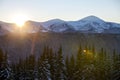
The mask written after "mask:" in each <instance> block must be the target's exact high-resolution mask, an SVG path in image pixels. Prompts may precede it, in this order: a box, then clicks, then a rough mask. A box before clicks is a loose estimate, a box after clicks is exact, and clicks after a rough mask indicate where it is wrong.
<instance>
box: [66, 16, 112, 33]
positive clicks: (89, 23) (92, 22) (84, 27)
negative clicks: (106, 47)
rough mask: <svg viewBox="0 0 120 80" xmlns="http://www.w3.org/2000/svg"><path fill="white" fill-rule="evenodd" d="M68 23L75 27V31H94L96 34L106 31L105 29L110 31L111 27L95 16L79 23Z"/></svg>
mask: <svg viewBox="0 0 120 80" xmlns="http://www.w3.org/2000/svg"><path fill="white" fill-rule="evenodd" d="M68 23H69V24H70V25H72V26H74V28H75V30H77V31H88V30H93V31H95V32H98V33H101V32H103V31H104V29H109V27H110V26H108V25H107V24H106V22H105V21H103V20H102V19H99V18H97V17H95V16H88V17H86V18H83V19H81V20H79V21H70V22H68Z"/></svg>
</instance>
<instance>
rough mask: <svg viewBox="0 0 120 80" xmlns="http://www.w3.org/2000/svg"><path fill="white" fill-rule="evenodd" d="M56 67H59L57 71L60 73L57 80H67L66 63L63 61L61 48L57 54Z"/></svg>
mask: <svg viewBox="0 0 120 80" xmlns="http://www.w3.org/2000/svg"><path fill="white" fill-rule="evenodd" d="M56 67H57V69H56V70H57V71H58V73H57V74H56V80H65V79H66V76H65V75H66V72H65V61H64V59H63V54H62V47H61V46H60V48H59V50H58V52H57V60H56Z"/></svg>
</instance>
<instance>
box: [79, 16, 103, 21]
mask: <svg viewBox="0 0 120 80" xmlns="http://www.w3.org/2000/svg"><path fill="white" fill-rule="evenodd" d="M80 21H90V22H96V21H100V22H104V21H103V20H102V19H100V18H98V17H96V16H93V15H91V16H87V17H85V18H83V19H81V20H80Z"/></svg>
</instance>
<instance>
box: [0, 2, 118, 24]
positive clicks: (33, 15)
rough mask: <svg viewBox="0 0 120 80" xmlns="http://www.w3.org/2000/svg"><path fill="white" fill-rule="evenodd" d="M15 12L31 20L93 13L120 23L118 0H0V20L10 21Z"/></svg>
mask: <svg viewBox="0 0 120 80" xmlns="http://www.w3.org/2000/svg"><path fill="white" fill-rule="evenodd" d="M16 14H24V15H27V17H29V19H30V20H33V21H39V22H42V21H47V20H50V19H56V18H59V19H62V20H66V21H71V20H72V21H75V20H80V19H82V18H84V17H87V16H90V15H94V16H97V17H99V18H101V19H103V20H105V21H110V22H117V23H120V0H0V21H6V22H11V19H12V18H13V17H14V16H15V15H16Z"/></svg>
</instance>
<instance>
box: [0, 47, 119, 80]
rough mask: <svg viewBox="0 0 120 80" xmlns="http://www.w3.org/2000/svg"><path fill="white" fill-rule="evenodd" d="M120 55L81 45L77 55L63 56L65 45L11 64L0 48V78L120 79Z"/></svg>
mask: <svg viewBox="0 0 120 80" xmlns="http://www.w3.org/2000/svg"><path fill="white" fill-rule="evenodd" d="M119 79H120V55H119V54H118V53H116V51H115V50H113V54H108V53H106V51H105V50H104V49H103V48H101V50H100V51H99V52H96V51H95V48H94V46H92V47H88V46H86V47H85V48H84V49H83V48H82V47H81V46H79V50H78V52H77V55H76V56H75V55H71V56H69V55H67V56H63V54H62V47H60V48H59V49H58V51H57V52H54V51H53V49H52V48H49V47H48V46H46V47H44V50H43V53H42V54H41V55H40V56H39V58H37V59H36V58H35V55H34V54H31V55H30V56H29V57H26V59H25V60H23V59H20V60H19V62H18V63H16V64H12V63H9V60H8V55H7V53H3V52H2V50H0V80H119Z"/></svg>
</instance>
